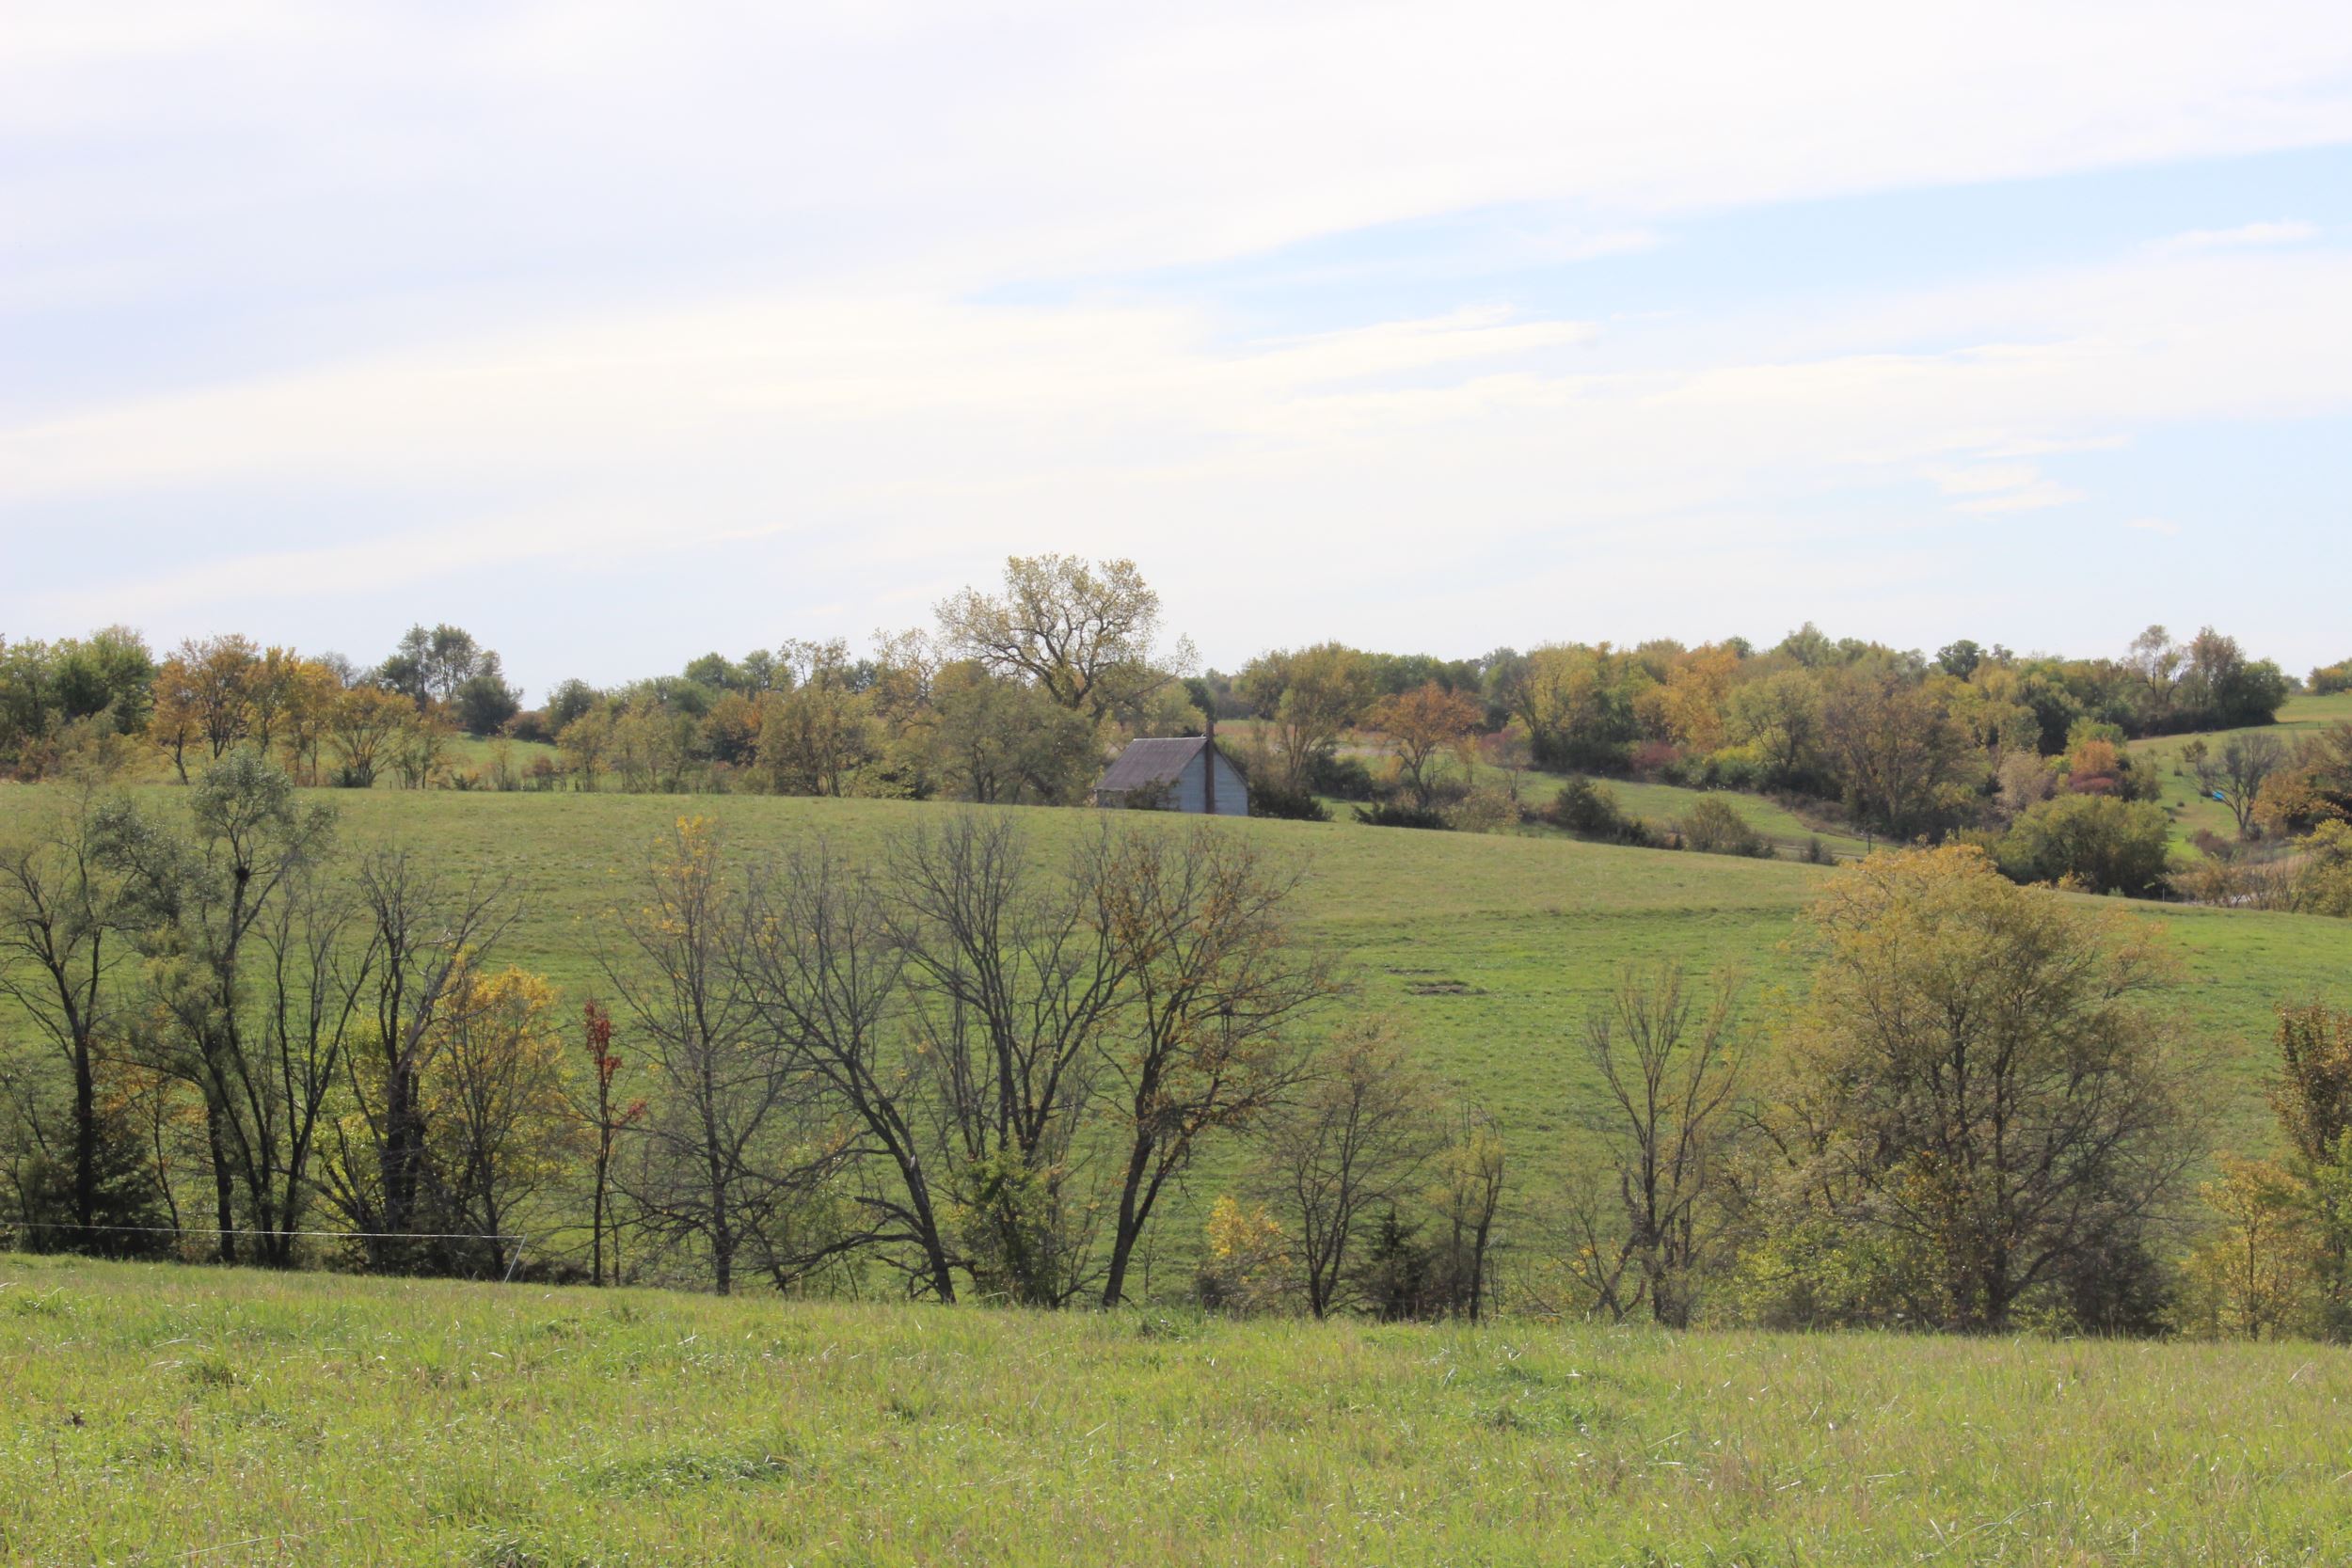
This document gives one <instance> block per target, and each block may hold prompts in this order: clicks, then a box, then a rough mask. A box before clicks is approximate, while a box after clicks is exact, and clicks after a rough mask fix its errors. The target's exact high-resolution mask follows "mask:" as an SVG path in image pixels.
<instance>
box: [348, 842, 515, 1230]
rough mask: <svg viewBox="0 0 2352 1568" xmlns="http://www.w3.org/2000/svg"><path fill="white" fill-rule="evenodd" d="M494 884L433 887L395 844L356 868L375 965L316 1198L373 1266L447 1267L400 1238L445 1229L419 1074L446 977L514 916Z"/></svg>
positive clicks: (476, 958) (426, 1067)
mask: <svg viewBox="0 0 2352 1568" xmlns="http://www.w3.org/2000/svg"><path fill="white" fill-rule="evenodd" d="M505 894H506V888H505V884H504V883H502V882H500V883H491V884H485V883H484V882H482V881H479V880H475V881H470V882H468V883H466V884H464V885H462V886H460V885H457V884H454V883H448V882H444V881H442V880H441V879H437V878H436V877H434V876H432V875H430V874H429V873H427V872H426V871H424V870H423V869H422V867H421V865H420V864H419V863H418V862H417V861H416V860H415V859H414V858H412V857H411V856H410V855H409V853H408V852H407V851H406V850H405V849H389V850H385V851H382V852H380V853H378V854H375V855H373V856H371V857H370V858H369V859H368V860H366V861H364V862H362V863H361V864H360V866H359V870H358V899H359V905H360V909H361V911H362V918H364V919H365V921H366V922H367V924H368V925H369V927H371V933H370V936H369V939H368V940H369V941H370V942H372V944H373V949H374V953H375V961H374V966H373V971H372V972H371V974H370V975H369V977H368V983H367V988H366V1005H367V1012H368V1015H369V1016H368V1018H367V1021H366V1022H367V1028H366V1031H365V1040H364V1049H359V1050H355V1051H353V1052H351V1053H348V1055H347V1056H346V1058H345V1072H346V1078H347V1081H348V1084H349V1085H350V1089H351V1096H352V1102H353V1105H354V1108H355V1115H354V1116H353V1117H349V1118H346V1119H345V1120H344V1121H343V1122H342V1123H340V1124H339V1125H338V1126H337V1128H336V1131H335V1138H336V1157H335V1158H334V1159H333V1160H331V1161H330V1162H328V1163H327V1164H326V1169H325V1172H324V1177H325V1181H326V1193H327V1197H328V1200H329V1201H330V1202H332V1203H333V1204H334V1205H335V1207H336V1208H337V1209H338V1210H340V1211H341V1212H342V1215H343V1217H344V1219H345V1220H347V1221H348V1222H349V1223H350V1224H351V1226H352V1227H353V1228H354V1229H356V1230H359V1231H362V1232H365V1233H366V1234H367V1238H368V1239H367V1243H366V1251H367V1254H368V1260H369V1263H370V1265H371V1266H372V1267H374V1268H378V1269H395V1268H415V1267H419V1266H423V1265H431V1266H436V1267H452V1266H455V1265H456V1264H457V1263H458V1262H459V1261H460V1259H458V1258H457V1257H456V1256H455V1255H454V1254H453V1253H451V1252H450V1250H449V1249H448V1248H446V1247H443V1246H440V1245H437V1244H426V1243H421V1242H414V1241H407V1240H404V1239H403V1238H407V1237H414V1236H420V1235H421V1234H424V1233H429V1232H436V1231H439V1230H442V1229H444V1228H446V1226H447V1225H448V1224H449V1223H453V1222H451V1221H450V1220H449V1218H448V1216H447V1215H445V1214H442V1213H440V1212H438V1211H439V1210H440V1209H441V1207H442V1206H443V1205H442V1198H443V1196H445V1195H444V1194H443V1193H442V1192H441V1190H440V1184H439V1181H438V1178H437V1173H436V1172H435V1170H434V1168H433V1159H432V1150H431V1148H430V1130H429V1126H428V1117H427V1108H426V1103H425V1079H426V1075H427V1073H428V1072H429V1071H430V1069H431V1068H432V1066H433V1062H434V1058H435V1056H436V1054H437V1053H438V1051H439V1049H440V1047H441V1045H442V1043H443V1042H444V1041H445V1040H446V1039H447V1038H448V1036H449V1031H450V1029H451V1028H452V1027H453V1026H454V1025H455V1024H457V1023H458V1022H461V1021H459V1020H457V1019H455V1018H454V1017H453V1010H454V1008H455V1007H456V1006H459V1005H462V1003H463V1002H464V1000H465V998H464V996H463V995H462V994H458V993H457V982H458V980H459V979H460V978H461V976H462V975H463V974H464V973H465V971H466V968H467V966H468V965H469V964H472V965H479V964H481V963H483V962H484V961H485V959H486V958H487V957H488V955H489V954H490V953H491V952H492V951H493V950H494V949H495V947H496V946H497V943H498V941H499V939H500V938H501V936H502V935H503V934H504V933H505V931H506V928H507V927H508V926H509V925H510V924H511V923H512V921H513V919H514V911H513V910H512V908H511V907H509V906H508V905H507V904H506V901H505Z"/></svg>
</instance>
